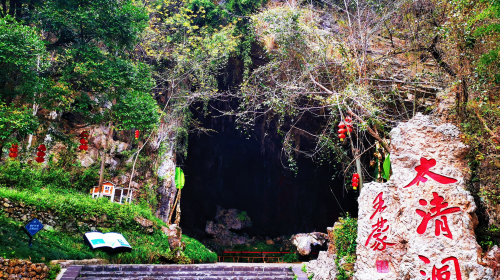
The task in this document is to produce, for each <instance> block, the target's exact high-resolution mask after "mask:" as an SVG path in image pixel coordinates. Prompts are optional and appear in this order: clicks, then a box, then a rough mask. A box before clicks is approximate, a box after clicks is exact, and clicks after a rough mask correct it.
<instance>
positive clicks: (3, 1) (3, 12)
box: [1, 0, 7, 17]
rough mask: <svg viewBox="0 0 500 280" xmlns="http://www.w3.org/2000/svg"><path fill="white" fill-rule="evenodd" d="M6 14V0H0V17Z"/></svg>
mask: <svg viewBox="0 0 500 280" xmlns="http://www.w3.org/2000/svg"><path fill="white" fill-rule="evenodd" d="M6 15H7V0H2V14H1V16H2V17H5V16H6Z"/></svg>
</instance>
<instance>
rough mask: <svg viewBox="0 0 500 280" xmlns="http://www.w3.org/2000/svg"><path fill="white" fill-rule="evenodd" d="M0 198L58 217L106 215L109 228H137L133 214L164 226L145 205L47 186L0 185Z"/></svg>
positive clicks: (157, 225) (79, 217) (63, 218)
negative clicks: (24, 188) (118, 202)
mask: <svg viewBox="0 0 500 280" xmlns="http://www.w3.org/2000/svg"><path fill="white" fill-rule="evenodd" d="M0 197H4V198H8V199H9V200H12V201H20V202H23V203H24V204H25V205H32V206H35V207H36V208H37V210H40V211H47V210H50V211H52V212H54V213H56V214H57V216H58V217H59V218H60V219H62V220H65V219H74V218H78V219H81V218H85V217H101V216H103V215H106V216H107V221H108V222H109V223H110V224H111V225H112V227H111V228H110V229H114V230H120V229H128V230H140V229H141V226H140V225H139V224H138V223H137V222H136V221H135V220H134V217H143V218H146V219H148V220H150V221H152V222H153V223H154V225H155V226H156V227H159V226H161V225H164V223H163V222H162V221H161V220H159V219H158V218H156V217H155V216H154V215H153V214H152V213H151V210H150V209H148V208H142V207H140V206H138V205H134V204H125V205H120V204H117V203H110V202H109V200H107V199H106V198H103V199H97V200H96V199H92V198H91V197H90V196H89V195H87V194H81V193H77V192H69V191H68V192H66V193H59V192H57V189H49V188H41V189H34V190H23V191H19V190H14V189H9V188H5V187H0ZM82 230H87V229H82Z"/></svg>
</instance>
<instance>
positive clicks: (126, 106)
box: [112, 91, 160, 130]
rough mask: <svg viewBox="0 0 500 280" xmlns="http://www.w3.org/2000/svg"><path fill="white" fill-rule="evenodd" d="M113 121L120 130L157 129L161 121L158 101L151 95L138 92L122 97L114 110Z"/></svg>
mask: <svg viewBox="0 0 500 280" xmlns="http://www.w3.org/2000/svg"><path fill="white" fill-rule="evenodd" d="M112 112H113V117H114V118H113V119H114V120H115V122H116V123H117V124H118V125H117V126H116V128H117V129H119V130H129V129H133V128H136V129H143V130H151V129H153V128H155V127H156V126H157V125H158V123H159V120H160V115H159V108H158V105H157V104H156V101H155V100H154V99H153V97H152V96H151V95H149V94H142V93H140V92H137V91H133V92H129V93H128V94H127V95H125V96H120V98H119V99H118V100H117V103H116V105H114V106H113V108H112Z"/></svg>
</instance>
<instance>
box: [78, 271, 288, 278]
mask: <svg viewBox="0 0 500 280" xmlns="http://www.w3.org/2000/svg"><path fill="white" fill-rule="evenodd" d="M177 275H178V276H187V275H192V276H207V275H209V276H252V275H254V276H266V275H267V276H281V275H293V273H292V272H291V271H289V272H278V271H267V272H261V271H215V270H214V271H162V272H158V271H156V272H150V271H101V272H95V271H81V272H80V277H138V276H151V277H159V276H177Z"/></svg>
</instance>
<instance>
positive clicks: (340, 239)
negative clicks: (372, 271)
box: [333, 214, 358, 280]
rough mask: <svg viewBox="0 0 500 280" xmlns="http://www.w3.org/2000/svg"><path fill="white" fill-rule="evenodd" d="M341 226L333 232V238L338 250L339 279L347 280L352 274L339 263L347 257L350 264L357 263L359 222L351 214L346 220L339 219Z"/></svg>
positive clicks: (336, 261)
mask: <svg viewBox="0 0 500 280" xmlns="http://www.w3.org/2000/svg"><path fill="white" fill-rule="evenodd" d="M339 222H340V226H337V227H335V228H334V230H333V238H334V240H335V248H336V250H337V259H336V260H335V263H336V264H337V268H338V271H339V275H338V276H337V278H338V279H339V280H347V279H349V277H350V276H351V274H352V272H346V271H345V269H344V268H343V267H342V266H340V265H339V261H340V260H341V259H342V258H344V257H345V260H346V261H348V262H355V261H356V245H357V243H356V238H357V237H358V220H357V219H356V218H352V217H350V216H349V214H347V215H346V217H344V218H342V217H341V218H339Z"/></svg>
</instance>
